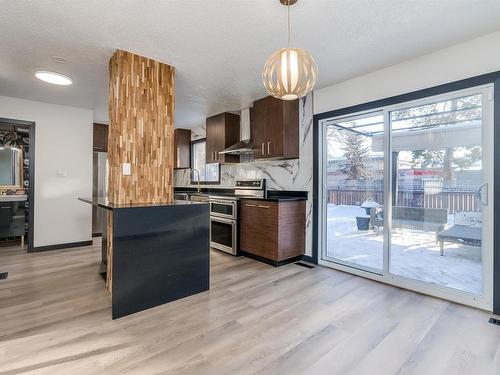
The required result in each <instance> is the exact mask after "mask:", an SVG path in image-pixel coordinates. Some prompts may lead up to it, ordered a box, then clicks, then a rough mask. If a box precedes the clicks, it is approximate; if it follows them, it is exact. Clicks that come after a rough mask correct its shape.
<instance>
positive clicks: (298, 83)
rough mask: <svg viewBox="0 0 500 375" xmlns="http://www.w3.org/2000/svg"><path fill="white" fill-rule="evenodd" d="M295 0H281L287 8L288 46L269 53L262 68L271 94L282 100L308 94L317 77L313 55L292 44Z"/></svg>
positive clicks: (263, 78)
mask: <svg viewBox="0 0 500 375" xmlns="http://www.w3.org/2000/svg"><path fill="white" fill-rule="evenodd" d="M296 2H297V0H280V3H281V4H283V5H284V6H286V7H287V11H288V47H287V48H282V49H280V50H278V51H276V52H274V53H273V54H272V55H271V56H269V58H268V59H267V61H266V63H265V64H264V69H263V70H262V82H263V84H264V87H265V88H266V90H267V92H268V93H269V95H271V96H274V97H275V98H278V99H283V100H294V99H298V98H300V97H303V96H305V95H307V94H308V93H309V92H311V91H312V89H313V88H314V84H315V83H316V78H317V77H318V66H317V65H316V62H315V61H314V58H313V57H312V56H311V55H310V54H309V53H308V52H307V51H305V50H303V49H301V48H292V47H290V6H291V5H293V4H295V3H296Z"/></svg>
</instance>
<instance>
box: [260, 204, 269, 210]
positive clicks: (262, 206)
mask: <svg viewBox="0 0 500 375" xmlns="http://www.w3.org/2000/svg"><path fill="white" fill-rule="evenodd" d="M257 207H259V208H266V209H267V208H270V207H269V206H261V205H260V204H259V205H258V206H257Z"/></svg>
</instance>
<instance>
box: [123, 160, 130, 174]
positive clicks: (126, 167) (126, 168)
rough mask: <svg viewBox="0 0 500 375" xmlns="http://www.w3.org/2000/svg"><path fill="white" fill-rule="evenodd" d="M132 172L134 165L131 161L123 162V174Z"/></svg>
mask: <svg viewBox="0 0 500 375" xmlns="http://www.w3.org/2000/svg"><path fill="white" fill-rule="evenodd" d="M131 173H132V167H131V166H130V163H123V164H122V174H123V175H124V176H130V174H131Z"/></svg>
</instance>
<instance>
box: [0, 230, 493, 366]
mask: <svg viewBox="0 0 500 375" xmlns="http://www.w3.org/2000/svg"><path fill="white" fill-rule="evenodd" d="M99 257H100V241H99V240H97V241H95V245H94V246H91V247H85V248H76V249H67V250H58V251H52V252H45V253H38V254H26V253H25V252H22V251H19V250H13V249H6V248H1V249H0V271H9V278H8V280H1V281H0V373H1V374H19V373H23V374H24V373H32V374H51V375H54V374H122V373H131V374H197V375H198V374H214V375H221V374H255V373H256V374H376V375H378V374H383V375H389V374H424V375H432V374H450V375H451V374H453V375H456V374H475V375H476V374H477V375H486V374H499V373H500V327H496V326H493V325H491V324H489V323H488V318H489V314H488V313H486V312H484V311H480V310H476V309H473V308H468V307H464V306H460V305H457V304H453V303H449V302H446V301H443V300H439V299H436V298H431V297H426V296H423V295H419V294H417V293H413V292H409V291H406V290H402V289H398V288H395V287H392V286H388V285H384V284H380V283H377V282H374V281H370V280H366V279H363V278H359V277H356V276H352V275H349V274H346V273H342V272H338V271H334V270H330V269H326V268H321V267H316V268H314V269H307V268H304V267H300V266H297V265H294V264H292V265H288V266H285V267H281V268H273V267H271V266H268V265H265V264H262V263H258V262H256V261H253V260H250V259H247V258H242V257H240V258H235V257H232V256H230V255H226V254H222V253H218V252H213V254H212V272H211V290H210V291H209V292H205V293H201V294H198V295H195V296H192V297H189V298H185V299H183V300H179V301H175V302H172V303H170V304H167V305H163V306H160V307H157V308H154V309H151V310H148V311H144V312H141V313H138V314H135V315H131V316H128V317H125V318H122V319H119V320H115V321H113V320H111V309H110V301H109V296H108V294H107V292H106V290H105V287H104V282H103V280H102V279H101V278H100V276H99V275H98V274H97V270H98V267H99Z"/></svg>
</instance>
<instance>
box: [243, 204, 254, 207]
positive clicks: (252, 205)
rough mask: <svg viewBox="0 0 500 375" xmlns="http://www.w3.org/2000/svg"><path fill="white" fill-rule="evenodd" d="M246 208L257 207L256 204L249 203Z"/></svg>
mask: <svg viewBox="0 0 500 375" xmlns="http://www.w3.org/2000/svg"><path fill="white" fill-rule="evenodd" d="M245 207H255V204H248V203H245Z"/></svg>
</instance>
